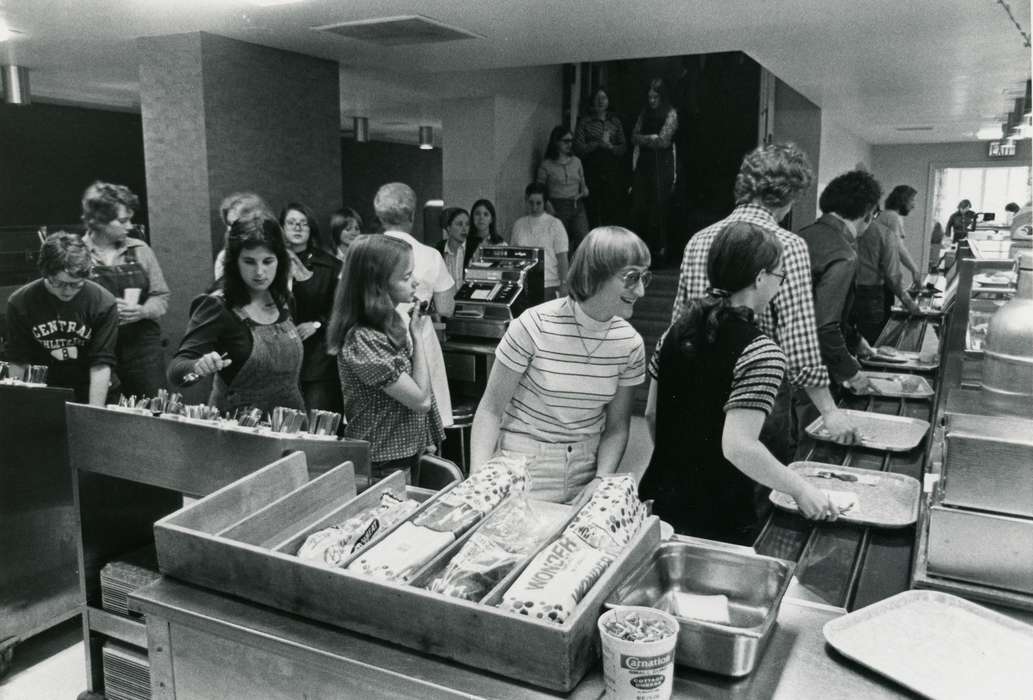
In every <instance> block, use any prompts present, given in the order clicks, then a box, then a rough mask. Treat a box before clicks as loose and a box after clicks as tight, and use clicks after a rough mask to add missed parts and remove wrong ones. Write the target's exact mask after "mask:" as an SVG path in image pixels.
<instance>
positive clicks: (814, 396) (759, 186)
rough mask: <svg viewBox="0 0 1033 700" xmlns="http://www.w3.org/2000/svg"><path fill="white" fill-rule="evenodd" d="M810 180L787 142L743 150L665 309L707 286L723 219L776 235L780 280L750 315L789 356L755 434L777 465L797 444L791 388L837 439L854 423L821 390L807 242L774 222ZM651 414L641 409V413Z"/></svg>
mask: <svg viewBox="0 0 1033 700" xmlns="http://www.w3.org/2000/svg"><path fill="white" fill-rule="evenodd" d="M813 179H814V174H813V171H812V170H811V166H810V163H809V162H808V160H807V156H806V155H805V154H804V153H803V152H802V151H800V150H799V149H798V148H797V147H796V146H795V145H793V144H771V145H768V146H763V147H759V148H756V149H755V150H754V151H753V152H751V153H749V154H747V155H746V157H745V158H743V162H742V165H741V166H740V168H739V175H738V176H737V177H736V180H735V201H736V207H735V209H734V210H733V211H732V213H731V214H729V215H728V216H727V217H726V218H725V219H723V220H721V221H718V222H717V223H715V224H713V225H711V226H709V227H707V228H705V229H703V230H702V231H700V232H699V233H697V234H696V235H695V236H693V237H692V238H691V239H690V240H689V243H688V245H686V246H685V255H684V257H683V258H682V263H681V275H680V277H679V279H678V293H677V296H675V299H674V311H673V313H672V314H671V324H672V325H673V324H674V323H675V322H676V321H677V320H678V319H679V318H680V317H681V315H682V314H683V313H684V312H685V310H686V309H687V307H688V303H689V301H691V300H692V299H694V298H696V297H701V296H703V295H704V294H705V293H706V290H707V288H708V287H709V286H710V281H709V280H708V279H707V255H708V253H709V251H710V244H711V243H712V242H713V241H714V238H716V237H717V234H718V233H720V232H721V231H722V230H724V228H725V227H726V226H727V225H728V224H730V223H732V222H735V221H745V222H748V223H751V224H755V225H757V226H760V227H762V228H765V229H767V230H769V231H772V232H773V233H775V234H776V235H777V236H778V240H779V241H781V242H782V247H783V260H784V263H785V274H786V279H785V283H784V284H783V286H782V289H781V291H780V292H779V293H778V296H776V297H775V298H774V299H773V300H772V302H771V305H770V307H769V309H768V310H767V311H766V312H765V313H763V314H761V315H760V316H759V317H758V319H757V322H758V325H759V326H760V328H761V330H763V331H764V332H765V333H766V334H767V335H768V336H770V337H771V338H772V339H773V340H774V341H775V342H776V343H778V344H779V345H780V346H781V347H782V350H783V352H785V354H786V359H787V360H788V363H789V366H788V372H787V373H786V380H787V381H786V382H784V383H783V385H782V388H781V389H780V390H779V393H778V397H777V398H776V400H775V408H774V410H773V411H772V413H771V415H770V416H769V417H768V419H767V421H765V423H764V429H763V430H762V431H761V441H762V442H763V443H764V444H765V445H766V446H767V447H768V449H770V450H771V452H772V454H774V455H775V457H777V458H778V459H780V460H781V461H782V463H783V464H787V463H789V462H791V461H792V460H793V458H794V454H793V453H794V452H795V450H796V443H797V429H798V426H797V425H795V423H796V421H795V418H794V416H793V407H792V400H791V399H792V394H793V387H796V388H799V389H803V390H804V391H805V392H806V393H807V396H808V397H809V398H810V400H811V402H813V404H814V405H815V407H817V409H818V410H819V411H820V412H821V415H822V416H823V417H824V419H825V426H826V427H827V428H828V429H829V432H830V433H831V434H832V436H833V438H834V439H835V440H836V441H837V442H841V443H843V444H850V443H853V442H855V441H856V440H857V438H858V433H857V426H856V425H855V424H854V422H853V421H852V420H851V419H850V418H849V417H848V416H847V414H845V413H843V412H842V411H841V410H840V409H838V408H837V407H836V404H835V402H834V401H833V399H832V395H831V394H830V393H829V388H828V384H829V375H828V371H827V370H826V368H825V364H824V363H823V362H822V359H821V351H820V349H819V346H818V331H817V327H816V324H815V317H814V300H813V298H812V290H811V265H810V257H809V255H808V252H807V244H806V243H805V242H804V240H803V239H802V238H800V237H799V236H797V235H796V234H794V233H792V232H790V231H786V230H785V229H783V228H781V227H780V226H779V225H778V222H779V221H781V220H782V219H783V218H784V217H785V215H786V214H788V213H789V210H790V209H792V206H793V202H794V201H795V200H796V198H797V197H799V195H800V193H801V192H803V191H804V190H805V189H807V187H809V186H810V184H811V182H812V181H813ZM659 350H660V348H659V346H658V347H657V348H656V352H654V353H653V356H652V357H651V358H650V361H649V369H648V371H649V376H651V377H652V378H653V379H654V380H655V379H656V378H657V376H658V373H659V356H660V353H659ZM653 386H655V383H654V385H653ZM651 418H652V417H651V416H647V420H651Z"/></svg>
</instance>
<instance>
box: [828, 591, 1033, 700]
mask: <svg viewBox="0 0 1033 700" xmlns="http://www.w3.org/2000/svg"><path fill="white" fill-rule="evenodd" d="M822 632H823V633H824V635H825V640H826V641H828V643H829V644H831V645H832V647H833V648H834V649H836V651H838V652H839V653H840V654H843V655H844V656H846V657H847V658H850V659H853V660H854V661H856V662H858V663H860V664H862V665H864V666H867V667H868V668H870V669H872V670H873V671H876V672H878V673H881V674H882V675H884V676H886V677H888V678H891V679H893V680H895V681H896V682H898V683H900V684H901V685H903V686H905V687H907V688H910V689H911V690H913V691H914V692H916V693H920V694H921V695H924V696H926V697H928V698H935V699H936V700H954V699H955V698H956V699H957V700H971V698H995V700H1002V699H1010V698H1014V699H1015V700H1018V699H1019V698H1028V697H1029V694H1030V688H1031V687H1033V665H1031V663H1030V659H1033V627H1030V626H1029V625H1026V624H1024V623H1022V622H1019V621H1017V620H1013V619H1012V618H1010V617H1007V616H1005V615H1001V614H1000V613H996V612H994V611H992V610H988V609H986V608H984V607H981V606H979V605H976V604H974V603H970V602H968V601H967V600H965V599H964V598H959V597H957V596H953V595H949V594H947V593H938V592H936V591H904V592H903V593H898V594H897V595H895V596H893V597H891V598H887V599H885V600H882V601H880V602H878V603H875V604H873V605H869V606H868V607H866V608H861V609H860V610H855V611H854V612H852V613H850V614H848V615H844V616H843V617H839V618H836V619H835V620H829V621H828V622H827V623H825V627H824V628H823V629H822Z"/></svg>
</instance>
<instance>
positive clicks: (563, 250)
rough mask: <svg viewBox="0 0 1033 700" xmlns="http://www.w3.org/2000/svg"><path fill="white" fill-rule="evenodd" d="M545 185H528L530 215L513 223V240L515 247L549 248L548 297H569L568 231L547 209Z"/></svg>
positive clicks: (527, 202)
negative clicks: (567, 284)
mask: <svg viewBox="0 0 1033 700" xmlns="http://www.w3.org/2000/svg"><path fill="white" fill-rule="evenodd" d="M545 192H546V189H545V185H543V184H541V183H538V182H532V183H531V184H530V185H528V186H527V187H525V188H524V202H525V204H526V205H527V216H521V217H520V218H519V219H517V220H516V222H514V224H513V231H512V233H511V234H510V236H509V242H510V244H511V245H515V246H526V247H530V248H544V249H545V298H546V300H548V299H555V298H556V297H557V296H561V297H563V296H566V295H567V287H566V279H567V251H568V250H570V245H569V242H568V241H567V231H566V229H564V228H563V223H562V222H561V221H560V220H559V219H557V218H556V217H555V216H553V215H552V214H549V213H548V212H546V211H545Z"/></svg>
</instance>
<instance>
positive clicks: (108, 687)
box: [101, 641, 151, 700]
mask: <svg viewBox="0 0 1033 700" xmlns="http://www.w3.org/2000/svg"><path fill="white" fill-rule="evenodd" d="M101 656H102V663H103V665H104V695H105V696H106V697H107V698H108V700H150V699H151V665H150V663H148V661H147V654H145V653H143V652H142V651H137V650H136V649H134V648H132V647H128V646H124V645H122V644H118V643H116V642H110V641H108V642H104V647H103V649H102V652H101Z"/></svg>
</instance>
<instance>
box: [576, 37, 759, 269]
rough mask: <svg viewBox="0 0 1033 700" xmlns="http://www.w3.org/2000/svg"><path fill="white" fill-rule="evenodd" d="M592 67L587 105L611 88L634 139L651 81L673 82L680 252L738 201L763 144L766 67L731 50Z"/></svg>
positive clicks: (676, 244) (674, 212) (674, 210)
mask: <svg viewBox="0 0 1033 700" xmlns="http://www.w3.org/2000/svg"><path fill="white" fill-rule="evenodd" d="M590 68H591V70H590V71H589V75H590V79H589V80H588V81H586V83H585V93H584V95H583V97H582V100H581V104H582V107H583V109H585V110H587V109H588V106H589V99H590V95H589V93H590V91H591V90H592V89H594V88H595V87H596V85H597V84H600V83H601V84H603V85H605V86H606V87H607V89H608V92H609V97H610V109H611V110H612V111H614V112H616V113H617V114H618V116H620V118H621V121H622V122H623V124H624V130H625V133H626V134H627V136H628V137H629V139H630V136H631V131H632V129H633V128H634V126H635V121H636V119H637V118H638V115H639V113H640V112H641V111H642V109H643V108H644V107H645V105H646V92H647V90H648V86H649V81H650V80H651V79H652V78H654V77H659V78H663V79H664V82H665V83H666V85H667V89H668V91H669V94H670V99H671V103H672V105H673V106H674V107H675V108H677V110H678V134H677V135H676V144H677V147H678V161H679V169H678V183H677V184H676V185H675V192H674V195H673V197H672V198H671V211H670V219H669V220H670V222H671V230H670V231H669V238H668V240H669V242H670V244H671V247H672V248H673V249H674V250H675V251H680V249H681V247H682V246H683V245H684V243H685V241H686V240H687V239H688V237H689V235H690V234H692V233H694V232H696V231H698V230H700V229H701V228H703V227H705V226H707V225H709V224H711V223H713V222H714V221H717V220H718V219H721V218H723V217H724V216H726V215H727V214H728V212H730V211H731V210H732V208H733V207H734V205H735V197H734V194H733V188H734V185H735V177H736V175H737V174H738V171H739V165H740V163H741V162H742V158H743V156H744V155H746V153H748V152H749V151H751V150H753V149H754V148H756V146H757V121H758V106H759V99H760V71H761V67H760V64H758V63H757V62H756V61H754V60H753V59H752V58H750V57H749V56H747V55H746V54H744V53H742V52H740V51H731V52H725V53H712V54H690V55H685V56H667V57H660V58H644V59H635V60H624V61H608V62H606V63H600V64H593V65H591V66H590ZM631 152H632V148H631V147H630V145H629V148H628V153H627V156H626V158H627V164H626V168H625V171H626V172H627V173H628V176H629V178H630V173H631ZM628 223H631V222H628ZM676 257H680V256H678V255H677V254H676Z"/></svg>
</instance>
